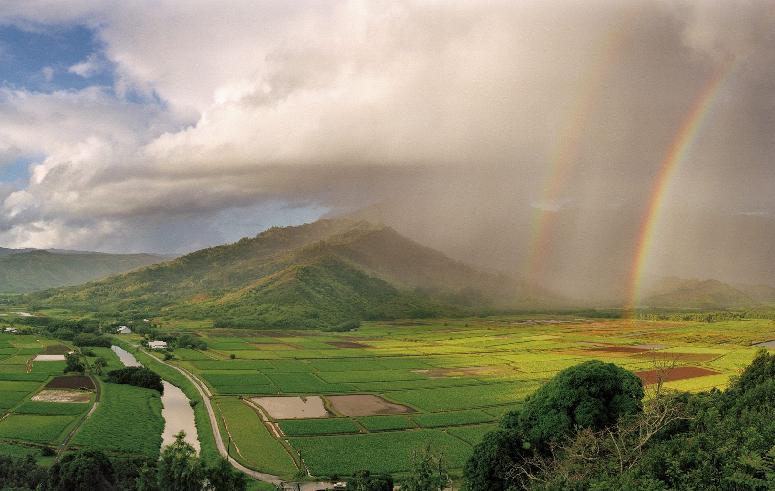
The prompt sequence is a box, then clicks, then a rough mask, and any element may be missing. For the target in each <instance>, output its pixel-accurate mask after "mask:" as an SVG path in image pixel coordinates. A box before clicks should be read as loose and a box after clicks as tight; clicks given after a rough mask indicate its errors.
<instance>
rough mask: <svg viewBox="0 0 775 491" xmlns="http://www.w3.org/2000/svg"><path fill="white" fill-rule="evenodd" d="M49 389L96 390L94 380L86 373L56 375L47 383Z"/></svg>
mask: <svg viewBox="0 0 775 491" xmlns="http://www.w3.org/2000/svg"><path fill="white" fill-rule="evenodd" d="M46 388H47V389H89V390H94V382H92V380H91V378H89V377H87V376H86V375H67V376H62V377H56V378H54V379H53V380H52V381H51V382H49V383H47V384H46Z"/></svg>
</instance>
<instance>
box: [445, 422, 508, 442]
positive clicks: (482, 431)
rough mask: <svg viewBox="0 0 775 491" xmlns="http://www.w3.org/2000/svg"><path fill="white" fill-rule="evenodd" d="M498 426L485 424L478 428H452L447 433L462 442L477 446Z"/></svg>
mask: <svg viewBox="0 0 775 491" xmlns="http://www.w3.org/2000/svg"><path fill="white" fill-rule="evenodd" d="M497 427H498V425H496V424H483V425H477V426H461V427H458V428H450V429H449V430H448V431H447V433H449V434H451V435H454V436H456V437H458V438H460V439H461V440H463V441H465V442H467V443H469V444H470V445H476V444H477V443H479V442H480V441H482V438H484V435H486V434H487V433H489V432H491V431H493V430H494V429H496V428H497Z"/></svg>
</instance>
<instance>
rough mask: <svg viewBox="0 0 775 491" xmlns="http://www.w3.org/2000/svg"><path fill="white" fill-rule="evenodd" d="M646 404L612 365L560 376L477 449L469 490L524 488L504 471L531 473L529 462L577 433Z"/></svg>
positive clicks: (592, 364) (637, 384) (593, 364)
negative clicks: (522, 469)
mask: <svg viewBox="0 0 775 491" xmlns="http://www.w3.org/2000/svg"><path fill="white" fill-rule="evenodd" d="M642 399H643V386H642V384H641V381H640V379H638V378H637V377H636V376H635V375H633V374H632V373H630V372H628V371H627V370H624V369H623V368H620V367H618V366H616V365H614V364H612V363H602V362H600V361H588V362H586V363H582V364H580V365H576V366H574V367H571V368H567V369H565V370H563V371H561V372H560V373H558V374H557V375H555V377H554V378H553V379H552V380H550V381H549V382H548V383H547V384H546V385H544V386H543V387H541V388H540V389H539V390H538V391H537V392H536V393H534V394H533V395H532V396H530V397H529V398H528V399H527V400H526V401H525V403H524V405H523V407H522V410H521V411H512V412H511V413H508V414H507V415H506V416H504V418H503V420H502V421H501V428H500V429H499V430H496V432H494V433H493V434H489V435H487V436H485V438H484V439H483V440H482V442H481V443H479V444H478V445H477V446H476V447H475V448H474V453H473V455H472V456H471V458H470V459H469V460H468V462H467V463H466V466H465V468H464V476H465V478H466V486H467V489H469V490H471V491H501V490H506V489H510V488H512V487H517V488H518V487H520V486H522V483H521V482H520V480H521V479H523V477H524V476H522V475H518V474H515V473H513V472H507V471H506V472H505V470H506V469H513V468H514V467H515V466H516V467H519V466H522V467H523V468H525V469H526V472H528V473H529V462H530V461H531V460H533V459H535V458H537V457H541V456H545V455H547V454H549V453H550V452H551V450H552V448H553V447H554V446H555V445H556V444H557V443H558V442H563V441H565V440H566V439H567V438H569V437H571V436H573V435H574V434H575V433H576V432H577V431H578V430H582V429H591V430H593V431H600V430H603V429H605V428H608V427H611V426H613V425H615V424H616V422H617V421H618V420H619V419H620V418H622V417H625V416H629V415H635V414H639V413H640V412H641V411H642V409H643V404H642ZM523 474H524V473H523Z"/></svg>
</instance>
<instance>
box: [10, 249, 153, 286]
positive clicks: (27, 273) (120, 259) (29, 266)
mask: <svg viewBox="0 0 775 491" xmlns="http://www.w3.org/2000/svg"><path fill="white" fill-rule="evenodd" d="M164 259H165V258H164V257H162V256H156V255H152V254H104V253H99V252H82V251H54V250H51V251H47V250H37V249H6V248H0V293H24V292H31V291H35V290H43V289H47V288H54V287H59V286H65V285H77V284H80V283H85V282H87V281H92V280H95V279H98V278H102V277H105V276H108V275H112V274H116V273H123V272H125V271H129V270H132V269H136V268H139V267H142V266H147V265H149V264H153V263H157V262H159V261H163V260H164Z"/></svg>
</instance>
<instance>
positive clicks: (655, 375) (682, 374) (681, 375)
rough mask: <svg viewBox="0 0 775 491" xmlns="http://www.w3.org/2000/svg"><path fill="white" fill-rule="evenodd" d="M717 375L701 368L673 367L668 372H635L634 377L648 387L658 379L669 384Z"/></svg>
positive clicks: (712, 371)
mask: <svg viewBox="0 0 775 491" xmlns="http://www.w3.org/2000/svg"><path fill="white" fill-rule="evenodd" d="M719 373H720V372H716V371H714V370H709V369H707V368H702V367H675V368H671V369H668V370H647V371H644V372H635V375H637V376H638V378H639V379H641V380H642V381H643V383H644V385H650V384H655V383H657V382H659V381H660V379H661V380H662V382H671V381H673V380H684V379H687V378H696V377H704V376H706V375H718V374H719Z"/></svg>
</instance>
